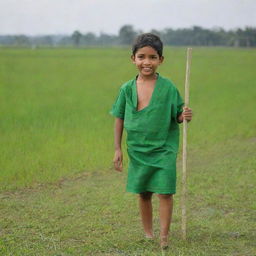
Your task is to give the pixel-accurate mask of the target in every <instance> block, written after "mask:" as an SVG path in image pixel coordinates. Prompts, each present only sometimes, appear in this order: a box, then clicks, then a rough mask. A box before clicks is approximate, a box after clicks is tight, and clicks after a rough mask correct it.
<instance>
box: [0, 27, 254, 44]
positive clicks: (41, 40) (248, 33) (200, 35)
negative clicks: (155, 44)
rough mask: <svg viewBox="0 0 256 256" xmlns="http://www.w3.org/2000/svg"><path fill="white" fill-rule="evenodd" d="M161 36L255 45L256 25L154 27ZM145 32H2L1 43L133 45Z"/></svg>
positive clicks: (175, 40) (127, 29)
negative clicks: (60, 33) (242, 26)
mask: <svg viewBox="0 0 256 256" xmlns="http://www.w3.org/2000/svg"><path fill="white" fill-rule="evenodd" d="M150 32H152V33H154V34H157V35H159V36H160V37H161V39H162V40H163V42H164V44H165V45H173V46H231V47H255V46H256V28H255V27H245V28H244V29H242V28H237V29H233V30H225V29H223V28H214V29H206V28H202V27H199V26H193V27H191V28H179V29H172V28H166V29H163V30H155V29H153V30H151V31H150ZM140 33H143V31H137V30H135V29H134V27H133V26H132V25H124V26H122V27H121V28H120V30H119V32H118V34H117V35H110V34H107V33H100V34H99V35H96V34H94V33H92V32H89V33H85V34H83V33H81V32H80V31H78V30H76V31H74V32H73V33H72V34H71V35H43V36H27V35H2V36H0V46H11V47H32V48H33V47H35V48H36V47H86V46H117V45H130V44H131V43H132V42H133V40H134V38H135V37H136V36H137V35H138V34H140Z"/></svg>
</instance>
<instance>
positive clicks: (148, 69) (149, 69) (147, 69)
mask: <svg viewBox="0 0 256 256" xmlns="http://www.w3.org/2000/svg"><path fill="white" fill-rule="evenodd" d="M143 70H145V71H151V70H152V68H143Z"/></svg>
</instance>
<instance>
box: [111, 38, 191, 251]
mask: <svg viewBox="0 0 256 256" xmlns="http://www.w3.org/2000/svg"><path fill="white" fill-rule="evenodd" d="M162 51H163V44H162V42H161V40H160V38H159V37H158V36H156V35H154V34H151V33H147V34H142V35H140V36H138V37H137V39H136V41H135V43H134V45H133V48H132V56H131V59H132V62H133V63H134V64H135V65H136V67H137V69H138V71H139V74H138V75H137V76H136V78H134V79H132V80H130V81H128V82H126V83H125V84H124V85H123V86H121V88H120V91H119V95H118V97H117V99H116V102H115V104H114V105H113V107H112V110H111V113H112V115H114V116H115V117H116V119H115V135H114V139H115V156H114V160H113V162H114V166H115V169H116V170H117V171H122V159H123V156H122V149H121V140H122V133H123V127H125V129H126V131H127V151H128V156H129V167H128V179H127V186H126V190H127V191H128V192H132V193H137V194H139V206H140V213H141V219H142V224H143V228H144V232H145V236H146V238H149V239H153V236H154V235H153V229H152V201H151V198H152V194H153V193H156V194H158V197H159V199H160V204H159V215H160V245H161V247H162V248H163V249H165V248H167V247H168V240H169V239H168V234H169V227H170V223H171V217H172V208H173V194H175V192H176V156H177V151H178V144H179V126H178V123H182V122H183V120H184V119H186V120H188V121H190V120H191V119H192V110H191V109H190V108H183V100H182V98H181V97H180V94H179V92H178V90H177V88H176V87H175V86H174V85H173V84H172V82H171V81H169V80H168V79H166V78H164V77H162V76H160V75H159V74H158V73H157V72H156V70H157V68H158V66H159V65H160V64H161V63H162V62H163V60H164V57H163V55H162Z"/></svg>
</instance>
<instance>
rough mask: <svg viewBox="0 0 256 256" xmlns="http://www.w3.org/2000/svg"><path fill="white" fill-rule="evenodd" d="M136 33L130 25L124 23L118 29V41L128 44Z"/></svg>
mask: <svg viewBox="0 0 256 256" xmlns="http://www.w3.org/2000/svg"><path fill="white" fill-rule="evenodd" d="M136 35H137V33H136V31H135V30H134V29H133V26H132V25H124V26H122V27H121V28H120V30H119V41H120V44H124V45H130V44H131V43H132V42H133V40H134V38H135V37H136Z"/></svg>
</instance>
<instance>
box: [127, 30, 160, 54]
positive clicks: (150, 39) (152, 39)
mask: <svg viewBox="0 0 256 256" xmlns="http://www.w3.org/2000/svg"><path fill="white" fill-rule="evenodd" d="M146 46H150V47H152V48H153V49H155V50H156V52H157V53H158V55H159V57H162V55H163V43H162V41H161V39H160V38H159V37H158V36H157V35H154V34H152V33H145V34H141V35H139V36H138V37H137V38H136V39H135V41H134V43H133V46H132V55H133V56H135V54H136V52H137V51H138V50H139V49H140V48H143V47H146Z"/></svg>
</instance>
